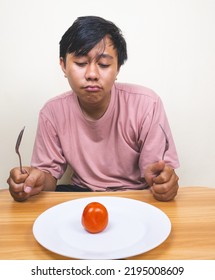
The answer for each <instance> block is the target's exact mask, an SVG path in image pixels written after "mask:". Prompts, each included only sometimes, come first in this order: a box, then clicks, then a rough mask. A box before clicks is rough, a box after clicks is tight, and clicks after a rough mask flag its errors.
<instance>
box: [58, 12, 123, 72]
mask: <svg viewBox="0 0 215 280" xmlns="http://www.w3.org/2000/svg"><path fill="white" fill-rule="evenodd" d="M106 35H108V36H109V38H110V39H111V41H112V42H113V46H114V48H115V49H116V50H117V57H118V67H120V66H121V65H123V64H124V62H125V61H126V60H127V47H126V41H125V39H124V37H123V35H122V32H121V30H120V29H119V28H118V27H117V26H116V25H115V24H114V23H113V22H111V21H108V20H105V19H103V18H101V17H97V16H84V17H78V18H77V19H76V20H75V21H74V23H73V25H72V26H71V27H70V28H69V29H68V30H67V31H66V32H65V33H64V35H63V36H62V38H61V41H60V57H62V58H63V59H64V61H65V60H66V55H67V54H68V53H74V54H75V55H77V56H81V55H86V54H88V52H89V51H90V50H91V49H92V48H93V47H95V45H96V44H98V43H99V42H100V41H101V40H102V39H103V38H104V37H105V36H106Z"/></svg>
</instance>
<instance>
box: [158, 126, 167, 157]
mask: <svg viewBox="0 0 215 280" xmlns="http://www.w3.org/2000/svg"><path fill="white" fill-rule="evenodd" d="M159 125H160V128H161V130H162V131H163V134H164V136H165V148H164V151H163V155H162V160H164V156H165V154H166V152H167V151H168V150H169V139H168V137H167V135H166V132H165V130H164V129H163V127H162V125H161V124H159Z"/></svg>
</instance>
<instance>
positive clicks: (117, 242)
mask: <svg viewBox="0 0 215 280" xmlns="http://www.w3.org/2000/svg"><path fill="white" fill-rule="evenodd" d="M93 201H97V202H100V203H102V204H103V205H104V206H105V207H106V208H107V210H108V214H109V222H108V226H107V227H106V229H105V230H104V231H102V232H100V233H97V234H91V233H88V232H87V231H86V230H85V229H84V228H83V226H82V224H81V216H82V212H83V209H84V207H85V206H86V205H87V204H88V203H90V202H93ZM170 231H171V222H170V220H169V218H168V217H167V216H166V214H164V213H163V212H162V211H161V210H160V209H158V208H156V207H154V206H152V205H150V204H147V203H144V202H141V201H138V200H134V199H128V198H120V197H108V196H101V197H88V198H81V199H74V200H71V201H67V202H64V203H61V204H58V205H56V206H54V207H51V208H49V209H48V210H46V211H45V212H43V213H42V214H41V215H40V216H39V217H38V218H37V219H36V220H35V222H34V225H33V234H34V237H35V238H36V240H37V241H38V242H39V243H40V244H41V245H42V246H43V247H45V248H46V249H48V250H50V251H52V252H54V253H57V254H60V255H63V256H66V257H69V258H76V259H85V260H86V259H122V258H126V257H131V256H134V255H138V254H142V253H144V252H147V251H149V250H151V249H153V248H155V247H157V246H158V245H160V244H161V243H162V242H164V241H165V239H166V238H167V237H168V235H169V233H170Z"/></svg>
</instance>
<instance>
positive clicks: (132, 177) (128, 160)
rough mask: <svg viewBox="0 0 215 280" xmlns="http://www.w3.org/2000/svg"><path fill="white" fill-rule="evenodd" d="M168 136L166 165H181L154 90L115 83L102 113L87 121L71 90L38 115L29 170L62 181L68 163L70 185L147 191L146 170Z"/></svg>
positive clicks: (156, 157) (155, 158)
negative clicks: (35, 170) (97, 118)
mask: <svg viewBox="0 0 215 280" xmlns="http://www.w3.org/2000/svg"><path fill="white" fill-rule="evenodd" d="M159 124H161V125H162V127H163V128H164V130H165V132H166V134H167V135H168V138H169V150H168V151H167V153H166V155H165V161H166V164H167V165H169V166H171V167H172V168H174V169H175V168H177V167H179V162H178V157H177V153H176V149H175V144H174V141H173V138H172V135H171V131H170V128H169V124H168V120H167V117H166V114H165V111H164V108H163V104H162V102H161V99H160V98H159V96H158V95H157V94H156V93H154V92H153V91H152V90H150V89H148V88H145V87H142V86H137V85H131V84H121V83H115V84H114V86H113V88H112V91H111V100H110V104H109V107H108V109H107V111H106V112H105V114H104V115H103V116H102V117H101V118H100V119H99V120H95V121H93V120H88V119H86V118H85V116H84V115H83V113H82V110H81V108H80V106H79V103H78V99H77V96H76V94H75V93H73V92H72V91H69V92H66V93H64V94H62V95H60V96H57V97H55V98H53V99H51V100H50V101H48V102H47V103H46V104H45V106H44V107H43V108H42V110H41V111H40V116H39V121H38V129H37V135H36V139H35V145H34V150H33V155H32V166H34V167H37V168H39V169H42V170H45V171H47V172H50V173H51V174H52V175H53V176H54V177H55V178H57V179H60V178H61V177H62V175H63V174H64V172H65V170H66V167H67V165H70V166H71V168H72V170H73V171H74V173H73V176H72V178H71V182H69V183H72V184H76V185H79V186H83V187H88V188H90V189H91V190H93V191H106V190H109V189H110V188H111V187H114V188H115V187H121V188H125V189H142V188H145V187H146V183H145V181H144V170H145V168H146V166H147V165H148V164H151V163H154V162H156V161H158V160H160V159H161V157H162V154H163V151H164V148H165V138H164V134H163V132H162V130H161V128H160V126H159Z"/></svg>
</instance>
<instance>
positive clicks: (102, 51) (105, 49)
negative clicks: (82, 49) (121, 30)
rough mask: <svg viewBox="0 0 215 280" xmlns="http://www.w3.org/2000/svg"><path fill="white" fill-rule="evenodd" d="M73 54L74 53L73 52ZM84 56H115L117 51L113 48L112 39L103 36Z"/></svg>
mask: <svg viewBox="0 0 215 280" xmlns="http://www.w3.org/2000/svg"><path fill="white" fill-rule="evenodd" d="M74 56H75V54H74ZM85 56H87V57H91V58H92V57H93V58H97V59H98V58H115V57H117V51H116V49H115V48H114V45H113V42H112V40H111V39H110V38H109V37H108V36H105V37H104V38H103V39H102V40H101V41H100V42H98V44H96V45H95V46H94V47H93V48H92V49H91V50H90V51H89V52H88V53H87V54H86V55H85Z"/></svg>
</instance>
